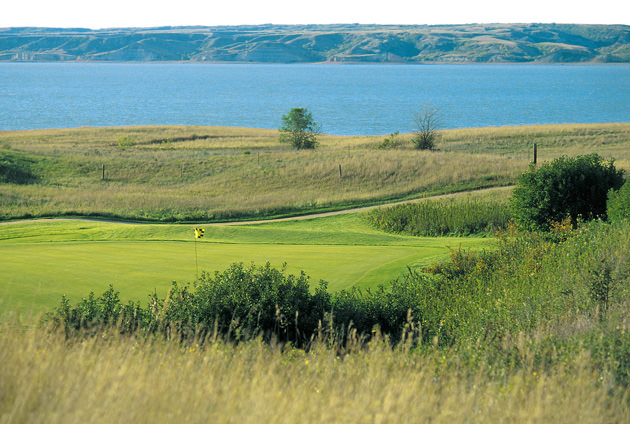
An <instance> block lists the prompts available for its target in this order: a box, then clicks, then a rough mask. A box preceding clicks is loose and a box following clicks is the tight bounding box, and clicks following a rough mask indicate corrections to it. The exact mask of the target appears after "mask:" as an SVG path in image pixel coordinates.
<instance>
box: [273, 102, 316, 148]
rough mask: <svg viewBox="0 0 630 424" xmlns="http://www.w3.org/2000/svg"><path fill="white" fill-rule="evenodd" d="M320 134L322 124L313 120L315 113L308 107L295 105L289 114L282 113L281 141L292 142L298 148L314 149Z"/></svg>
mask: <svg viewBox="0 0 630 424" xmlns="http://www.w3.org/2000/svg"><path fill="white" fill-rule="evenodd" d="M319 134H320V125H319V124H318V123H317V122H315V121H313V115H312V114H311V112H309V111H308V109H306V108H303V107H294V108H292V109H291V111H290V112H289V113H288V114H287V115H282V126H281V127H280V141H281V142H283V143H285V142H288V143H291V144H292V145H293V147H295V148H296V149H298V150H299V149H314V148H315V147H316V146H317V136H318V135H319Z"/></svg>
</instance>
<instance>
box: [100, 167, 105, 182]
mask: <svg viewBox="0 0 630 424" xmlns="http://www.w3.org/2000/svg"><path fill="white" fill-rule="evenodd" d="M102 171H103V174H102V176H101V179H102V180H103V181H105V164H103V165H102Z"/></svg>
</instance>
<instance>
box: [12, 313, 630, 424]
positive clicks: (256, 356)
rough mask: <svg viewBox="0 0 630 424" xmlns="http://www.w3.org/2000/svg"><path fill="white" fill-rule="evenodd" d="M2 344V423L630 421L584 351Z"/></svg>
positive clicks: (18, 340)
mask: <svg viewBox="0 0 630 424" xmlns="http://www.w3.org/2000/svg"><path fill="white" fill-rule="evenodd" d="M0 345H2V346H3V347H4V348H3V349H0V386H2V390H1V391H0V420H1V421H2V422H7V423H36V422H46V423H64V424H66V423H84V422H93V423H110V422H137V423H155V422H192V423H197V422H199V423H201V422H217V423H224V422H225V423H232V422H239V423H241V422H243V423H250V422H251V423H259V422H273V423H295V422H305V423H311V422H313V423H314V422H317V423H321V422H348V423H355V422H375V423H385V422H432V423H453V422H493V423H502V422H506V423H507V422H514V423H516V422H518V423H537V422H553V423H576V422H579V423H623V422H628V420H629V419H630V409H629V407H628V395H629V393H628V389H627V388H624V387H618V386H615V385H614V383H612V381H611V379H610V378H609V376H608V375H607V374H606V373H605V372H601V371H599V370H598V369H597V368H596V367H594V366H593V362H592V361H591V360H590V358H589V354H588V352H587V351H585V350H584V349H580V350H578V351H577V352H575V356H573V357H572V358H571V359H570V360H569V361H568V362H567V363H565V364H561V365H558V366H556V367H552V368H549V369H544V368H542V369H541V368H538V367H536V366H535V365H533V364H534V363H535V358H534V353H529V354H528V353H524V354H523V359H524V360H525V364H524V365H523V366H520V367H517V368H516V369H509V368H507V367H496V366H493V365H492V364H490V363H488V362H482V363H481V364H480V365H477V366H471V365H470V364H469V363H467V362H466V361H465V360H461V358H459V357H458V356H457V355H456V354H454V353H453V352H449V351H445V350H441V349H435V350H432V349H428V350H426V351H424V352H421V351H414V350H409V349H408V348H407V347H405V346H404V345H401V346H399V347H398V348H392V347H391V346H389V345H388V344H387V343H386V342H384V341H383V340H382V339H380V340H379V339H375V340H374V341H372V342H370V343H369V345H368V346H367V347H365V348H362V349H358V348H356V349H353V348H349V349H347V350H345V351H344V352H343V353H340V352H339V350H336V349H332V348H328V347H326V344H325V343H323V342H322V343H318V344H316V345H315V346H313V348H312V349H311V350H310V351H308V352H305V351H303V350H298V349H294V348H291V347H287V346H285V347H284V348H282V347H281V346H274V345H272V346H269V345H267V344H264V343H262V342H260V341H258V340H254V341H250V342H247V343H241V344H238V345H234V344H230V343H225V342H222V341H221V340H220V339H216V340H211V341H210V342H207V343H206V344H205V345H203V346H201V345H198V344H195V343H193V344H188V345H180V344H178V343H174V342H163V341H152V340H146V339H142V340H140V339H134V338H126V337H122V336H120V335H116V334H113V333H105V334H102V335H100V336H99V337H93V338H88V339H82V340H65V339H64V338H63V337H62V336H60V335H58V334H54V333H51V332H48V331H46V330H45V329H41V328H34V327H29V328H27V329H22V328H19V327H17V326H16V325H10V324H8V323H7V322H5V323H3V324H2V327H1V329H0ZM517 346H518V345H516V344H515V348H516V347H517ZM458 358H459V359H458Z"/></svg>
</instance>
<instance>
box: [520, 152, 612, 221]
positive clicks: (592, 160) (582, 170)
mask: <svg viewBox="0 0 630 424" xmlns="http://www.w3.org/2000/svg"><path fill="white" fill-rule="evenodd" d="M622 184H623V170H617V169H615V166H614V164H613V161H612V160H611V161H604V160H603V159H602V158H601V157H600V156H599V155H597V154H591V155H585V156H577V157H574V158H568V157H565V156H563V157H560V158H558V159H555V160H554V161H553V162H551V163H545V164H543V165H542V166H541V167H540V168H536V166H535V165H533V164H532V165H531V166H530V168H529V171H527V172H525V173H524V174H522V175H521V176H520V177H519V180H518V185H517V186H516V188H515V189H514V193H513V195H512V200H511V207H512V215H513V216H514V220H515V222H516V223H517V224H518V225H519V226H520V227H521V228H524V229H528V230H536V231H538V230H542V231H546V230H548V229H549V228H550V225H551V223H552V222H560V221H562V220H564V219H565V218H570V219H571V222H572V224H573V225H574V226H575V225H576V223H577V220H578V218H580V219H583V220H590V219H594V218H606V196H607V193H608V191H609V190H610V189H615V190H616V189H618V188H619V187H620V186H621V185H622Z"/></svg>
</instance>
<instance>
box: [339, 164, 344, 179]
mask: <svg viewBox="0 0 630 424" xmlns="http://www.w3.org/2000/svg"><path fill="white" fill-rule="evenodd" d="M342 177H343V176H342V175H341V164H339V178H342Z"/></svg>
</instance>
